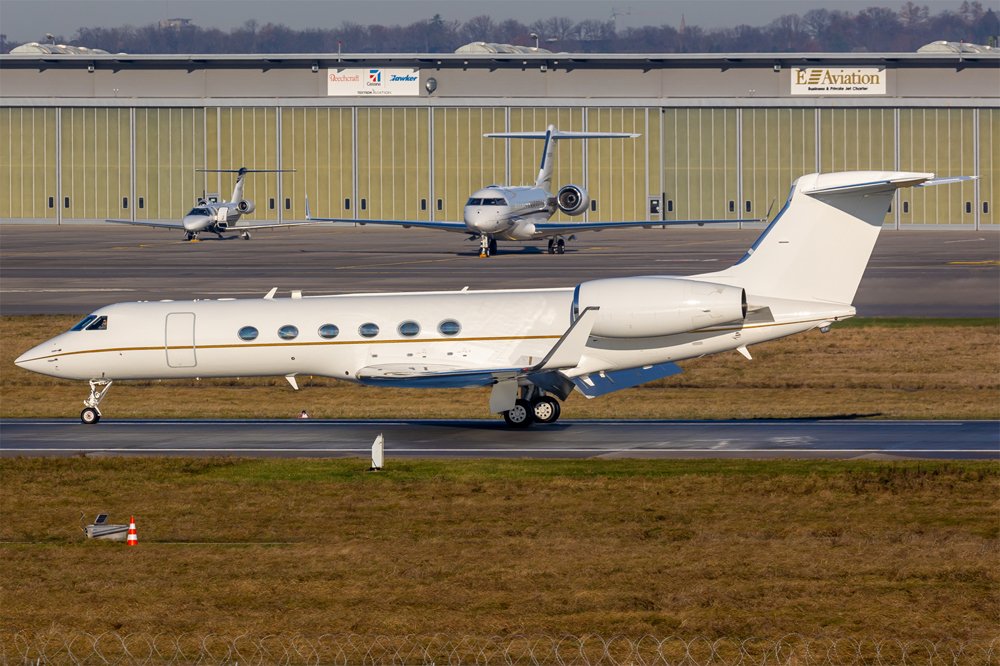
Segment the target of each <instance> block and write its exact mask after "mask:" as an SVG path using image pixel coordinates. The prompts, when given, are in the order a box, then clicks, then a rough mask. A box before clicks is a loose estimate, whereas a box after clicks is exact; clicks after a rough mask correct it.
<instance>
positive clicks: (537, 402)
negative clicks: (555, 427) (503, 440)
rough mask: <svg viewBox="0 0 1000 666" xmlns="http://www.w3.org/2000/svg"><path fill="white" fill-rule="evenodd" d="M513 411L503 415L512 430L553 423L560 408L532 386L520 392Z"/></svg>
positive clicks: (552, 399) (559, 412) (553, 399)
mask: <svg viewBox="0 0 1000 666" xmlns="http://www.w3.org/2000/svg"><path fill="white" fill-rule="evenodd" d="M521 395H522V396H523V397H521V398H520V399H518V400H517V401H516V402H515V403H514V407H513V409H509V410H507V411H506V412H504V413H503V420H504V421H505V422H506V423H507V425H508V426H510V427H512V428H527V427H528V426H530V425H531V424H532V423H555V422H556V421H557V420H558V419H559V415H560V414H561V413H562V407H561V406H560V404H559V401H558V400H556V399H555V398H553V397H551V396H548V395H545V394H544V393H542V392H541V391H540V390H539V389H538V388H536V387H534V386H529V387H526V388H525V389H523V390H522V393H521Z"/></svg>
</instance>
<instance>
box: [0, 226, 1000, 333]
mask: <svg viewBox="0 0 1000 666" xmlns="http://www.w3.org/2000/svg"><path fill="white" fill-rule="evenodd" d="M759 233H760V229H742V230H738V229H720V228H707V227H702V228H698V227H695V228H666V229H661V228H655V229H632V230H608V231H602V232H597V233H593V232H591V233H582V234H580V236H579V238H577V239H576V240H573V241H571V242H570V243H569V247H568V250H567V253H566V254H564V255H548V254H546V253H545V252H544V250H543V248H544V243H541V242H533V243H525V244H518V243H501V244H500V254H499V255H497V256H495V257H492V258H489V259H480V258H479V257H478V256H477V251H478V246H477V245H476V243H473V242H470V241H468V240H467V239H466V238H465V237H464V236H463V235H461V234H449V233H442V232H435V231H427V230H420V229H387V228H383V227H370V226H369V227H334V226H328V225H322V226H317V227H316V228H311V227H310V228H303V227H293V228H289V229H277V230H271V231H260V232H255V233H254V236H253V239H252V240H250V241H244V240H240V239H238V238H235V239H232V240H217V239H215V238H213V237H211V236H210V235H209V236H207V237H206V238H205V240H202V241H200V242H197V243H188V242H185V241H183V240H181V238H180V234H179V233H177V232H173V231H168V230H159V229H146V228H137V227H119V226H116V225H87V226H84V225H63V226H54V225H10V224H4V225H0V313H2V314H6V315H12V314H40V313H66V314H85V313H87V312H89V311H91V310H93V309H96V308H97V307H100V306H102V305H106V304H108V303H114V302H119V301H135V300H159V299H174V300H183V299H191V298H219V297H238V298H239V297H244V298H249V297H253V296H263V295H264V294H265V293H267V291H269V290H270V289H271V288H272V287H278V288H279V296H282V295H287V294H288V293H289V291H290V290H293V289H295V290H302V291H303V292H304V293H305V294H306V295H315V294H330V293H350V292H387V291H420V290H438V289H444V290H447V289H461V288H463V287H466V286H468V287H470V288H471V289H505V288H530V287H569V286H573V285H575V284H577V283H579V282H582V281H585V280H592V279H597V278H606V277H621V276H629V275H691V274H694V273H706V272H711V271H716V270H720V269H722V268H725V267H726V266H729V265H730V264H732V263H734V262H735V261H737V260H739V258H740V257H741V256H742V255H743V254H744V252H745V251H746V249H747V248H748V247H749V246H750V245H751V244H752V243H753V241H754V239H755V238H756V237H757V236H758V235H759ZM998 280H1000V232H998V231H972V230H961V231H950V230H949V231H940V230H927V231H911V230H903V231H893V230H886V231H883V232H882V234H881V236H880V238H879V241H878V243H877V245H876V246H875V252H874V255H873V257H872V260H871V263H870V264H869V267H868V270H867V272H866V273H865V277H864V279H863V280H862V282H861V286H860V288H859V291H858V295H857V298H856V299H855V305H856V306H857V309H858V314H859V315H861V316H916V317H997V316H1000V289H998V288H997V284H998Z"/></svg>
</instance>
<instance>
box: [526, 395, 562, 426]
mask: <svg viewBox="0 0 1000 666" xmlns="http://www.w3.org/2000/svg"><path fill="white" fill-rule="evenodd" d="M561 413H562V407H560V405H559V401H558V400H556V399H555V398H552V397H549V396H547V395H546V396H543V397H541V398H538V399H536V400H533V401H532V402H531V415H532V416H533V417H534V419H535V421H538V422H539V423H555V422H556V421H557V420H558V419H559V414H561Z"/></svg>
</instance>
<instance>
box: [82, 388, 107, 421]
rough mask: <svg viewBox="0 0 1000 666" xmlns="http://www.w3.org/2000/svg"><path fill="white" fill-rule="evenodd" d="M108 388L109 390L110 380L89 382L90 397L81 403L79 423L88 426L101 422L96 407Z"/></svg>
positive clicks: (99, 413) (99, 412) (98, 410)
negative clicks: (81, 409)
mask: <svg viewBox="0 0 1000 666" xmlns="http://www.w3.org/2000/svg"><path fill="white" fill-rule="evenodd" d="M109 388H111V380H110V379H91V380H90V397H89V398H87V399H86V400H84V401H83V411H82V412H80V421H81V422H83V423H84V424H86V425H90V424H92V423H97V422H98V421H100V420H101V410H100V409H98V408H97V406H98V405H100V404H101V400H104V396H105V395H106V394H107V392H108V389H109Z"/></svg>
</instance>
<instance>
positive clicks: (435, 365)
mask: <svg viewBox="0 0 1000 666" xmlns="http://www.w3.org/2000/svg"><path fill="white" fill-rule="evenodd" d="M961 179H964V178H953V179H940V180H934V179H933V174H930V173H905V172H892V171H879V172H845V173H829V174H811V175H808V176H803V177H801V178H799V179H798V180H796V181H795V183H794V184H793V185H792V189H791V193H790V195H789V197H788V201H787V202H786V203H785V205H784V207H783V208H782V209H781V211H780V212H779V213H778V215H777V216H776V217H775V218H774V220H773V221H772V222H771V224H770V225H769V226H768V227H767V228H766V229H765V230H764V232H763V233H762V234H761V236H760V237H759V238H758V239H757V241H756V242H755V243H754V244H753V246H752V247H751V248H750V249H749V250H748V251H747V253H746V255H744V257H743V258H742V259H740V261H739V262H737V263H736V264H735V265H733V266H731V267H730V268H727V269H725V270H723V271H719V272H716V273H706V274H703V275H694V276H690V277H671V276H663V275H655V276H646V277H625V278H609V279H600V280H592V281H589V282H583V283H581V284H578V285H576V286H575V287H568V288H565V289H512V290H495V291H465V290H463V291H450V292H414V293H394V294H357V295H339V296H311V297H302V295H301V293H300V292H292V295H291V298H275V297H274V296H275V292H276V289H273V290H271V292H270V293H268V294H267V295H266V296H265V297H264V298H263V299H259V298H258V299H241V300H235V299H219V300H200V301H159V302H138V303H118V304H116V305H109V306H107V307H103V308H101V309H99V310H97V311H96V312H94V313H92V314H89V315H87V316H86V317H84V318H83V320H82V321H80V323H78V324H77V325H76V326H74V327H73V328H72V329H70V330H69V331H67V332H65V333H62V334H60V335H57V336H56V337H54V338H52V339H51V340H48V341H46V342H43V343H41V344H39V345H37V346H36V347H34V348H32V349H29V350H28V351H26V352H25V353H23V354H22V355H21V356H20V357H18V359H17V360H16V361H15V362H16V363H17V365H19V366H20V367H22V368H25V369H28V370H31V371H34V372H39V373H42V374H46V375H51V376H54V377H62V378H67V379H81V380H88V381H89V382H90V396H89V397H88V398H87V399H86V400H85V401H84V406H85V408H84V410H83V412H82V413H81V419H82V420H83V422H84V423H95V422H97V421H98V419H99V418H100V415H101V413H100V411H99V410H98V405H99V404H100V402H101V400H102V399H103V398H104V397H105V395H106V394H107V391H108V388H109V387H110V386H111V383H112V382H113V381H117V380H127V379H143V380H145V379H158V378H164V379H166V378H170V379H173V378H195V377H249V376H285V377H286V378H287V379H288V381H289V383H290V384H291V385H292V387H293V388H297V384H296V380H295V377H296V375H300V374H301V375H321V376H326V377H335V378H338V379H343V380H346V381H351V382H357V383H360V384H367V385H373V386H399V387H410V388H463V387H476V386H488V387H492V393H491V394H490V399H489V406H490V410H491V411H492V412H494V413H502V414H503V416H504V419H505V420H506V421H507V423H508V424H509V425H511V426H527V425H530V424H531V423H532V422H539V423H551V422H553V421H555V420H556V419H557V418H559V412H560V404H559V401H558V400H557V399H561V400H565V399H566V398H567V397H568V396H569V394H570V393H571V392H573V391H578V392H580V393H582V394H583V395H585V396H587V397H588V398H593V397H596V396H600V395H603V394H605V393H610V392H612V391H618V390H621V389H624V388H628V387H631V386H636V385H638V384H642V383H644V382H648V381H652V380H655V379H660V378H662V377H667V376H669V375H673V374H676V373H678V372H680V368H679V367H678V366H677V363H678V362H679V361H684V360H686V359H691V358H697V357H700V356H704V355H706V354H715V353H720V352H728V351H736V352H739V353H740V354H742V355H743V356H745V357H746V358H747V359H749V358H750V352H749V351H748V347H750V346H751V345H754V344H757V343H761V342H766V341H768V340H774V339H777V338H783V337H785V336H788V335H792V334H794V333H802V332H804V331H809V330H812V329H817V328H818V329H820V330H821V331H824V332H825V331H826V330H828V328H829V327H830V325H831V324H832V323H834V322H837V321H840V320H842V319H846V318H848V317H851V316H853V315H854V313H855V310H854V307H853V306H852V305H851V302H852V301H853V299H854V295H855V292H856V291H857V288H858V284H859V282H860V281H861V276H862V273H864V270H865V266H866V264H867V263H868V259H869V257H870V255H871V253H872V249H873V247H874V246H875V240H876V238H877V237H878V233H879V230H880V229H881V228H882V223H883V220H884V219H885V215H886V211H887V210H888V209H889V204H890V202H891V201H892V197H893V194H894V193H895V191H896V190H897V189H898V188H901V187H910V186H923V185H931V184H938V183H942V182H953V181H956V180H961Z"/></svg>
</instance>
